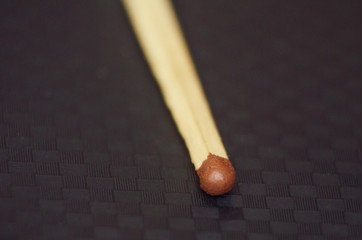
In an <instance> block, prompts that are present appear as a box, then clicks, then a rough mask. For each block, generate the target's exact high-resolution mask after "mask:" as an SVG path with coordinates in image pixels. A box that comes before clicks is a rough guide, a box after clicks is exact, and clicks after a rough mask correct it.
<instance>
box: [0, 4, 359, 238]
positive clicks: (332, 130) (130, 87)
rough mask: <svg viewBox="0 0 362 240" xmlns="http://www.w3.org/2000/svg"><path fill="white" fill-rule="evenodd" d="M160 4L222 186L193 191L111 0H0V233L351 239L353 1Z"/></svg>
mask: <svg viewBox="0 0 362 240" xmlns="http://www.w3.org/2000/svg"><path fill="white" fill-rule="evenodd" d="M174 3H175V6H176V9H177V12H178V14H179V17H180V19H181V23H182V26H183V28H184V31H185V33H186V36H187V39H188V42H189V44H190V47H191V50H192V54H193V56H194V59H195V63H196V65H197V68H198V71H199V73H200V76H201V79H202V81H203V84H204V88H205V91H206V94H207V96H208V98H209V101H210V105H211V107H212V110H213V113H214V116H215V120H216V122H217V124H218V126H219V130H220V133H221V135H222V137H223V140H224V143H225V146H226V148H227V150H228V153H229V155H230V159H231V161H232V162H233V164H234V166H235V169H236V174H237V180H236V185H235V187H234V189H233V190H232V191H231V192H230V193H229V194H227V195H224V196H221V197H210V196H208V195H206V194H204V193H203V192H202V191H201V190H200V189H199V186H198V178H197V175H196V173H195V171H194V168H193V166H192V164H191V162H190V160H189V156H188V152H187V149H186V148H185V146H184V143H183V141H182V139H181V138H180V136H179V134H178V132H177V129H176V127H175V126H174V123H173V121H172V118H171V116H170V114H169V112H168V111H167V109H166V107H165V105H164V103H163V101H162V98H161V95H160V91H159V89H158V87H157V84H156V83H155V81H154V80H153V78H152V76H151V74H150V71H149V70H148V68H147V64H146V63H145V61H144V59H143V57H142V53H141V51H140V49H139V48H138V45H137V42H136V40H135V37H134V36H133V32H132V30H131V28H130V26H129V24H128V21H127V18H126V15H125V12H124V10H123V9H122V6H121V5H120V3H119V2H118V1H61V0H57V1H38V2H37V3H35V2H33V1H8V2H6V3H2V7H1V10H0V11H1V14H0V16H1V17H0V32H1V37H0V43H1V51H0V58H1V66H0V239H4V240H8V239H9V240H10V239H84V240H85V239H146V240H152V239H165V240H167V239H176V240H177V239H190V240H191V239H195V240H205V239H207V240H214V239H215V240H221V239H225V240H226V239H250V240H259V239H261V240H263V239H268V240H269V239H288V240H293V239H298V240H303V239H313V240H314V239H315V240H317V239H318V240H320V239H328V240H329V239H330V240H332V239H333V240H337V239H338V240H339V239H353V240H357V239H362V80H361V77H362V75H361V69H362V59H361V50H362V49H361V38H360V37H361V28H360V22H361V16H360V9H361V7H362V4H361V2H360V1H348V2H347V1H345V2H343V1H303V2H301V1H264V0H263V1H236V0H235V1H225V2H223V1H217V0H212V1H191V0H187V1H185V0H177V1H176V0H175V1H174Z"/></svg>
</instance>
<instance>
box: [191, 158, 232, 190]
mask: <svg viewBox="0 0 362 240" xmlns="http://www.w3.org/2000/svg"><path fill="white" fill-rule="evenodd" d="M197 175H199V178H200V187H201V189H202V190H204V191H205V192H206V193H208V194H210V195H213V196H217V195H222V194H225V193H227V192H229V191H230V190H231V189H232V188H233V186H234V183H235V170H234V167H233V165H232V164H231V162H230V160H229V159H226V158H222V157H219V156H216V155H213V154H211V153H210V154H209V156H208V157H207V159H206V160H205V161H204V162H203V163H202V165H201V167H200V168H199V169H198V170H197Z"/></svg>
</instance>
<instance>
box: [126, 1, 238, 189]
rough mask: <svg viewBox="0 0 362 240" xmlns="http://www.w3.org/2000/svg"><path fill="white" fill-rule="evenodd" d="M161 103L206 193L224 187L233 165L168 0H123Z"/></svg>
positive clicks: (229, 185) (228, 186) (227, 186)
mask: <svg viewBox="0 0 362 240" xmlns="http://www.w3.org/2000/svg"><path fill="white" fill-rule="evenodd" d="M123 3H124V6H125V8H126V10H127V13H128V15H129V18H130V21H131V23H132V25H133V28H134V31H135V32H136V36H137V38H138V40H139V42H140V45H141V47H142V49H143V52H144V55H145V57H146V59H147V60H148V64H149V65H150V68H151V70H152V72H153V74H154V76H155V78H156V80H157V82H158V84H159V86H160V88H161V91H162V94H163V97H164V99H165V102H166V105H167V106H168V108H169V110H170V112H171V114H172V116H173V118H174V121H175V122H176V125H177V127H178V130H179V132H180V133H181V135H182V137H183V138H184V141H185V143H186V146H187V148H188V150H189V153H190V156H191V160H192V162H193V164H194V166H195V169H196V171H197V174H198V176H199V178H200V187H201V188H202V189H203V190H204V191H205V192H207V193H208V194H210V195H221V194H224V193H226V192H229V191H230V190H231V189H232V187H233V186H234V182H235V170H234V168H233V166H232V164H231V162H230V161H229V159H228V156H227V154H226V150H225V148H224V145H223V143H222V141H221V138H220V135H219V132H218V130H217V127H216V124H215V122H214V120H213V117H212V114H211V111H210V108H209V105H208V102H207V100H206V97H205V94H204V91H203V89H202V86H201V82H200V80H199V78H198V75H197V73H196V70H195V67H194V65H193V62H192V58H191V55H190V53H189V51H188V47H187V44H186V42H185V40H184V38H183V35H182V31H181V29H180V26H179V24H178V21H177V17H176V14H175V12H174V10H173V7H172V5H171V3H170V2H169V0H123Z"/></svg>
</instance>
